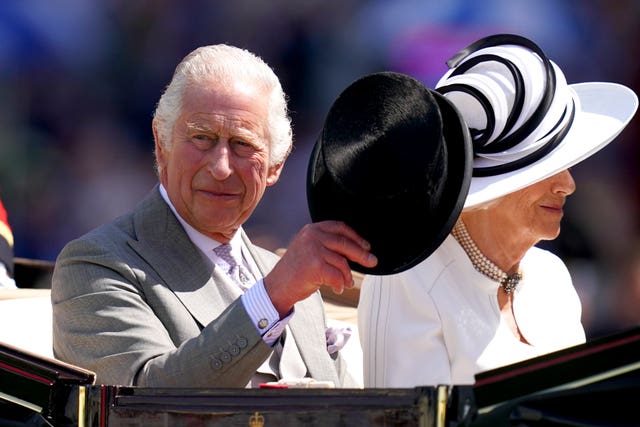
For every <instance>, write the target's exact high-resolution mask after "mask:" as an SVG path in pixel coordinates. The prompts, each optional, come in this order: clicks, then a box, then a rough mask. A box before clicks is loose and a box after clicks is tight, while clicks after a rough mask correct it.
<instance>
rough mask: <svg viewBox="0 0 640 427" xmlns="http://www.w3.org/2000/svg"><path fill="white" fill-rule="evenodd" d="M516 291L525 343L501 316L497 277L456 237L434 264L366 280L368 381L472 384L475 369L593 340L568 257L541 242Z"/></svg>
mask: <svg viewBox="0 0 640 427" xmlns="http://www.w3.org/2000/svg"><path fill="white" fill-rule="evenodd" d="M520 267H521V271H522V274H523V278H522V281H521V282H520V283H519V284H518V287H517V289H516V290H515V291H514V292H515V294H514V298H513V311H514V315H515V319H516V322H517V324H518V327H519V328H520V331H521V333H522V335H523V336H524V337H525V339H526V340H527V341H528V342H529V344H525V343H523V342H521V341H520V340H518V339H517V338H516V337H515V336H514V335H513V333H512V332H511V331H510V329H509V327H508V326H507V324H506V323H505V321H504V319H503V318H502V316H501V314H500V310H499V307H498V301H497V296H496V295H497V290H498V286H499V285H498V283H497V282H495V281H492V280H491V279H489V278H487V277H486V276H484V275H483V274H481V273H479V272H477V271H476V270H475V269H474V268H473V265H472V264H471V261H470V260H469V258H468V257H467V255H466V253H465V252H464V250H463V249H462V247H461V246H460V245H459V244H458V242H457V241H456V240H455V239H454V238H453V237H452V236H451V235H449V236H448V237H447V239H446V240H445V241H444V243H443V244H442V245H441V246H440V247H439V248H438V249H437V250H436V251H435V252H434V253H433V254H432V255H431V256H430V257H429V258H427V259H426V260H425V261H423V262H422V263H420V264H418V265H417V266H415V267H413V268H411V269H409V270H407V271H404V272H402V273H399V274H395V275H388V276H367V277H365V279H364V280H363V282H362V287H361V291H360V303H359V305H358V325H359V333H360V341H361V344H362V350H363V355H364V359H363V369H364V386H365V387H385V388H391V387H415V386H420V385H425V386H435V385H439V384H452V385H463V384H473V383H474V381H475V378H474V375H475V374H477V373H479V372H482V371H486V370H489V369H493V368H497V367H500V366H504V365H508V364H511V363H515V362H519V361H521V360H524V359H529V358H532V357H535V356H539V355H542V354H545V353H549V352H552V351H556V350H559V349H562V348H566V347H570V346H573V345H577V344H581V343H584V342H585V333H584V328H583V327H582V323H581V320H580V317H581V313H582V307H581V304H580V299H579V297H578V294H577V293H576V290H575V288H574V287H573V284H572V282H571V277H570V276H569V272H568V270H567V268H566V266H565V265H564V263H563V262H562V261H561V260H560V259H559V258H558V257H557V256H555V255H554V254H552V253H551V252H548V251H545V250H542V249H539V248H536V247H534V248H532V249H530V250H529V251H528V252H527V253H526V255H525V257H524V258H523V259H522V261H521V263H520Z"/></svg>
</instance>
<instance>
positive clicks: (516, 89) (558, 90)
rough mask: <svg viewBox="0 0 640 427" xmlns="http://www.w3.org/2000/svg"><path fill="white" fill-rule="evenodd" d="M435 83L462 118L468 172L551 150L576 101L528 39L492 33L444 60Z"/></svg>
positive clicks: (504, 167) (505, 168) (510, 167)
mask: <svg viewBox="0 0 640 427" xmlns="http://www.w3.org/2000/svg"><path fill="white" fill-rule="evenodd" d="M447 64H448V65H449V66H450V67H451V69H450V70H449V72H447V73H446V74H445V75H444V76H443V77H442V79H440V81H439V82H438V84H437V85H436V89H437V90H438V92H440V93H442V94H444V95H445V96H446V97H447V99H449V100H450V101H451V102H452V103H453V104H454V105H455V106H456V108H458V110H459V111H460V112H461V114H462V116H463V117H464V118H465V121H466V122H467V124H468V126H469V128H470V132H471V136H472V140H473V151H474V169H473V176H492V175H498V174H503V173H507V172H511V171H514V170H517V169H519V168H522V167H524V166H527V165H529V164H531V163H533V162H535V161H537V160H539V159H540V158H542V157H544V156H545V155H547V154H548V153H549V152H551V151H552V150H553V149H554V148H555V147H557V145H558V144H559V143H560V142H561V141H562V139H563V138H564V136H565V135H566V134H567V132H568V130H569V129H570V127H571V124H572V123H573V119H574V117H575V111H576V108H579V101H578V98H577V96H575V94H574V92H573V90H572V89H571V88H570V87H569V85H568V84H567V81H566V79H565V77H564V74H563V73H562V71H561V70H560V68H558V66H557V65H556V64H555V63H553V62H552V61H550V60H549V59H548V58H547V57H546V55H545V54H544V52H543V51H542V49H540V48H539V47H538V46H537V45H536V44H535V43H533V42H532V41H530V40H528V39H526V38H524V37H521V36H516V35H511V34H498V35H493V36H489V37H485V38H483V39H480V40H478V41H477V42H475V43H473V44H471V45H470V46H468V47H467V48H465V49H463V50H462V51H460V52H459V53H458V54H457V55H456V56H454V57H453V58H452V59H451V60H449V61H448V62H447Z"/></svg>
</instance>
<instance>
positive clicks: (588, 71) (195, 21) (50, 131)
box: [0, 0, 640, 337]
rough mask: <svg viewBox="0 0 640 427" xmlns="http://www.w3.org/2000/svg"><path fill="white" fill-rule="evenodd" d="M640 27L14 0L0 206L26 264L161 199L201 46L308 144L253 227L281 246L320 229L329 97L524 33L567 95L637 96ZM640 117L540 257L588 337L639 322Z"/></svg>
mask: <svg viewBox="0 0 640 427" xmlns="http://www.w3.org/2000/svg"><path fill="white" fill-rule="evenodd" d="M638 23H640V2H638V1H636V0H617V1H606V0H530V1H527V0H485V1H477V0H448V1H430V0H396V1H384V0H378V1H364V0H271V1H267V0H234V1H233V2H231V1H213V0H209V1H205V0H191V1H171V0H138V1H129V0H95V1H92V0H56V1H50V0H15V1H14V0H7V1H3V2H1V3H0V100H1V102H0V195H1V197H2V199H3V200H4V203H5V206H6V208H7V210H8V212H9V219H10V222H11V225H12V227H13V231H14V236H15V241H16V243H15V254H16V256H18V257H25V258H35V259H44V260H52V261H53V260H55V258H56V256H57V254H58V252H59V251H60V249H61V248H62V246H63V245H64V244H65V243H66V242H68V241H69V240H70V239H72V238H75V237H77V236H79V235H80V234H82V233H84V232H86V231H88V230H89V229H91V228H93V227H95V226H97V225H99V224H101V223H104V222H106V221H109V220H111V219H113V218H114V217H116V216H117V215H119V214H121V213H124V212H125V211H127V210H129V209H130V208H132V207H133V205H134V204H135V203H136V201H138V200H139V199H140V198H141V197H143V196H144V195H145V194H146V193H147V192H148V191H149V190H150V189H151V187H152V186H153V185H154V184H155V182H156V177H155V174H154V171H153V139H152V134H151V117H152V113H153V110H154V107H155V104H156V102H157V99H158V97H159V95H160V93H161V91H162V90H163V89H164V87H165V85H166V84H167V83H168V82H169V80H170V78H171V74H172V72H173V69H174V68H175V66H176V65H177V63H178V62H179V61H180V60H181V59H182V57H183V56H184V55H186V54H187V53H188V52H189V51H191V50H192V49H194V48H195V47H197V46H200V45H205V44H214V43H229V44H233V45H236V46H240V47H244V48H248V49H249V50H251V51H253V52H255V53H257V54H258V55H260V56H262V57H263V58H264V59H265V60H266V61H267V62H268V63H269V64H271V65H272V67H273V68H274V69H275V70H276V72H277V74H278V75H279V76H280V78H281V80H282V83H283V86H284V88H285V91H286V92H287V93H288V94H289V96H290V107H291V113H292V118H293V122H294V131H295V149H294V151H293V153H292V154H291V156H290V157H289V160H288V163H287V165H286V166H285V171H284V174H283V176H282V178H281V180H280V182H279V183H278V184H277V185H276V186H275V187H272V188H270V189H269V190H268V191H267V193H266V195H265V198H264V199H263V202H262V204H261V205H260V206H259V208H258V209H257V211H256V213H255V215H254V217H253V219H252V220H251V221H250V223H249V224H247V227H246V228H247V231H248V232H249V233H250V235H252V236H253V238H254V239H255V240H256V241H257V242H259V243H261V244H262V245H264V246H266V247H268V248H270V249H276V248H280V247H286V246H287V244H288V242H289V240H290V239H291V238H292V236H293V235H294V234H295V232H296V231H297V230H298V229H299V228H300V227H301V226H302V225H303V224H305V223H306V222H308V221H309V216H308V211H307V204H306V194H305V174H306V168H307V160H308V156H309V153H310V150H311V147H312V145H313V143H314V141H315V138H316V136H317V134H318V132H319V129H320V128H321V126H322V121H323V119H324V115H325V114H326V112H327V110H328V108H329V106H330V105H331V102H332V101H333V99H334V98H335V96H337V95H338V94H339V93H340V91H342V89H344V88H345V87H346V86H347V85H348V84H349V83H351V82H352V81H353V80H355V79H356V78H358V77H360V76H362V75H364V74H367V73H371V72H377V71H383V70H393V71H398V72H403V73H407V74H411V75H413V76H414V77H417V78H419V79H421V80H422V81H423V82H424V83H426V84H427V85H428V86H430V87H433V86H434V85H435V83H436V81H437V80H438V78H439V76H440V75H442V74H443V73H444V72H445V70H446V66H445V61H446V60H447V59H448V58H449V57H450V56H451V55H453V54H454V53H455V52H457V51H458V50H459V49H461V48H463V47H464V46H466V45H467V44H468V43H470V42H472V41H474V40H475V39H477V38H480V37H482V36H485V35H489V34H492V33H502V32H510V33H518V34H521V35H524V36H526V37H529V38H531V39H533V40H534V41H535V42H537V43H538V44H539V45H540V46H541V47H542V48H543V49H544V50H545V51H546V53H547V55H548V56H549V57H550V58H551V59H552V60H554V61H555V62H556V63H558V64H559V65H560V66H561V67H562V68H563V70H564V71H565V74H566V76H567V80H568V81H569V82H570V83H576V82H581V81H598V80H602V81H615V82H620V83H624V84H626V85H628V86H630V87H631V88H633V89H635V90H636V92H638V91H639V90H640V81H639V80H640V70H639V69H638V66H639V64H640V59H639V54H640V44H639V43H638V40H640V34H639V32H640V29H639V27H640V26H639V25H638ZM638 120H640V118H638V117H636V118H635V120H634V121H633V122H632V123H631V125H630V126H629V127H628V128H627V129H626V130H625V131H624V132H623V133H622V134H621V136H620V137H619V138H618V139H617V140H616V142H615V143H613V144H612V145H610V146H608V147H607V148H606V149H605V150H604V151H602V152H600V153H598V154H596V155H595V156H593V157H592V158H590V159H588V160H587V161H585V162H583V163H581V164H580V165H578V166H576V167H575V168H573V173H574V177H575V178H576V181H577V184H578V190H577V192H576V193H575V194H574V196H572V197H571V198H570V199H569V203H568V204H567V207H566V216H565V220H564V222H563V230H562V234H561V237H560V238H558V239H557V240H555V241H553V242H549V243H546V244H545V245H544V246H545V247H546V248H548V249H550V250H552V251H554V252H555V253H557V254H558V255H560V256H562V257H563V258H564V259H565V260H566V262H567V263H568V265H569V268H570V270H571V273H572V275H573V278H574V281H575V284H576V287H577V288H578V291H579V293H580V297H581V299H582V302H583V305H584V315H583V320H584V324H585V327H586V329H587V334H588V336H589V337H596V336H599V335H602V334H605V333H609V332H613V331H617V330H620V329H623V328H628V327H631V326H634V325H636V324H638V322H639V321H640V309H639V308H638V305H639V303H640V239H639V236H640V233H639V227H640V224H639V221H638V209H639V208H640V200H639V175H640V172H639V171H638V164H639V163H640V157H639V148H640V145H638V142H637V137H638V124H637V123H638ZM381 173H383V171H381ZM389 226H390V227H393V224H389ZM18 285H19V284H18ZM553 297H554V296H553V295H549V298H553Z"/></svg>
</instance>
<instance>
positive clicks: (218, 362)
mask: <svg viewBox="0 0 640 427" xmlns="http://www.w3.org/2000/svg"><path fill="white" fill-rule="evenodd" d="M209 363H210V364H211V367H212V368H213V369H215V370H220V369H222V361H221V360H220V359H218V358H215V357H212V358H211V362H209Z"/></svg>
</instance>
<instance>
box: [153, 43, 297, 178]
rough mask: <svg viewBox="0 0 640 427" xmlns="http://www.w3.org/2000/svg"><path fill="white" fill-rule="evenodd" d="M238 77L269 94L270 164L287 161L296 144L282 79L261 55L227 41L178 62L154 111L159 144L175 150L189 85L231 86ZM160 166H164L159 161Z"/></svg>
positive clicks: (268, 136)
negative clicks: (177, 124)
mask: <svg viewBox="0 0 640 427" xmlns="http://www.w3.org/2000/svg"><path fill="white" fill-rule="evenodd" d="M237 80H241V81H248V82H251V83H252V84H255V85H258V86H259V87H261V88H264V89H265V91H266V92H267V93H269V111H268V117H267V118H266V120H267V133H268V135H267V138H268V141H269V147H270V153H271V155H270V163H269V166H275V165H277V164H280V163H282V162H284V160H285V159H286V158H287V155H288V154H289V151H290V150H291V146H292V144H293V131H292V128H291V118H290V117H289V112H288V107H287V97H286V95H285V93H284V91H283V89H282V86H281V84H280V80H279V79H278V77H277V76H276V74H275V73H274V71H273V70H272V69H271V67H270V66H269V65H267V64H266V63H265V62H264V61H263V60H262V59H261V58H260V57H258V56H256V55H255V54H253V53H251V52H249V51H247V50H245V49H240V48H237V47H233V46H229V45H225V44H218V45H211V46H203V47H199V48H197V49H196V50H194V51H193V52H191V53H190V54H188V55H187V56H186V57H185V58H184V59H183V60H182V61H181V62H180V63H179V64H178V66H177V67H176V70H175V72H174V74H173V78H172V79H171V82H170V83H169V85H168V86H167V87H166V89H165V91H164V93H163V94H162V96H160V100H159V101H158V105H157V107H156V110H155V113H154V117H153V126H154V127H155V129H156V133H157V138H158V143H159V144H161V145H162V146H163V147H165V148H166V149H168V150H171V142H172V141H171V136H172V133H173V126H174V124H175V122H176V120H177V118H178V116H179V115H180V110H181V108H182V96H183V94H184V90H185V87H186V86H187V85H193V84H195V85H197V84H206V83H210V82H216V83H219V84H221V85H223V86H228V85H230V83H231V82H234V81H237ZM156 160H157V152H156ZM156 167H157V168H159V167H160V166H159V165H157V162H156ZM158 173H160V170H158Z"/></svg>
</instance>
